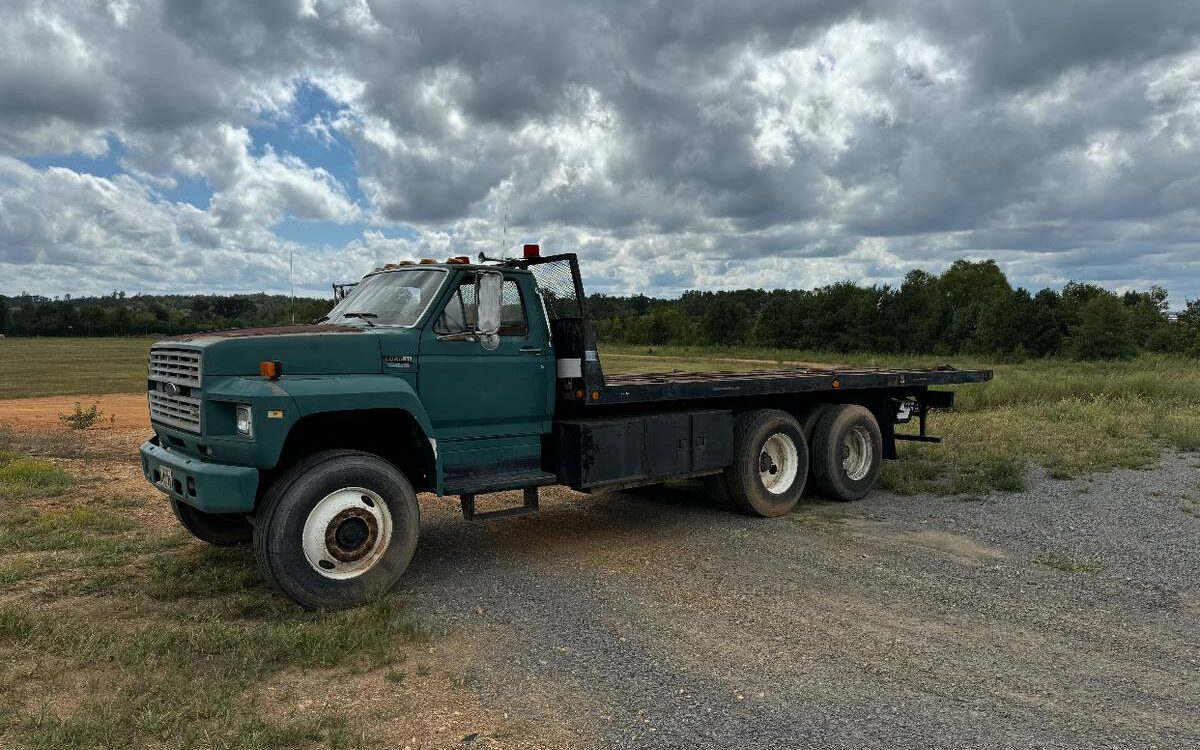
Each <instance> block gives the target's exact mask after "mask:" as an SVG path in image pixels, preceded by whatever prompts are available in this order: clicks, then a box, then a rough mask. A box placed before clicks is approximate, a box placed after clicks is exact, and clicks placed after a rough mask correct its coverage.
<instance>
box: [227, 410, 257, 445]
mask: <svg viewBox="0 0 1200 750" xmlns="http://www.w3.org/2000/svg"><path fill="white" fill-rule="evenodd" d="M226 414H228V412H226ZM237 431H238V434H239V435H241V436H242V437H254V412H253V411H251V409H250V407H249V406H247V405H246V404H238V408H237Z"/></svg>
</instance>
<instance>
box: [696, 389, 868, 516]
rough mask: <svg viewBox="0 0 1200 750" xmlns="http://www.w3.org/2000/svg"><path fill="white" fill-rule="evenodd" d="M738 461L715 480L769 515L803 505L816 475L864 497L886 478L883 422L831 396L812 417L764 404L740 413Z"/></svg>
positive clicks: (721, 489) (837, 494)
mask: <svg viewBox="0 0 1200 750" xmlns="http://www.w3.org/2000/svg"><path fill="white" fill-rule="evenodd" d="M733 452H734V458H733V463H732V464H731V465H730V466H729V467H728V468H726V469H725V471H724V472H723V473H722V474H719V475H717V476H716V477H714V478H713V480H712V481H711V482H710V488H711V489H712V490H713V491H714V492H715V493H716V494H718V495H720V496H722V497H724V498H726V499H727V500H728V501H729V502H730V503H731V504H732V505H733V506H734V507H735V508H737V509H738V510H741V511H743V512H745V513H749V514H751V515H757V516H763V517H766V518H770V517H774V516H781V515H783V514H785V513H787V512H789V511H790V510H791V509H792V508H794V507H795V505H796V503H797V502H798V501H799V500H800V496H801V495H802V494H803V493H804V490H805V487H806V486H807V485H808V483H809V482H810V481H811V482H812V483H813V484H814V485H815V486H816V489H817V491H818V492H819V494H821V495H823V496H825V497H828V498H830V499H834V500H857V499H859V498H861V497H862V496H863V495H866V494H867V493H868V492H870V491H871V489H872V488H873V487H874V486H875V484H876V482H878V480H879V471H880V466H881V463H882V461H881V459H882V458H883V438H882V434H881V433H880V430H879V423H878V422H877V421H876V420H875V416H874V415H873V414H872V413H871V412H870V411H869V410H868V409H866V408H864V407H862V406H858V405H857V404H826V405H821V406H819V407H816V408H814V409H813V410H811V411H810V412H809V413H808V414H807V415H806V419H805V421H804V422H801V421H800V420H798V419H796V417H794V416H792V415H791V414H789V413H788V412H785V411H781V410H778V409H762V410H758V411H751V412H744V413H742V414H740V415H738V417H737V419H736V420H735V421H734V427H733Z"/></svg>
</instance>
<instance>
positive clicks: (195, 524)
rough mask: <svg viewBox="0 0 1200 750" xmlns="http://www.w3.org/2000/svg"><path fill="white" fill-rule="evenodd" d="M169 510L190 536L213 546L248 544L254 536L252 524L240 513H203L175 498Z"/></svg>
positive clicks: (172, 499)
mask: <svg viewBox="0 0 1200 750" xmlns="http://www.w3.org/2000/svg"><path fill="white" fill-rule="evenodd" d="M171 510H173V511H174V512H175V517H176V518H178V519H179V524H180V525H181V526H183V528H185V529H187V530H188V531H189V532H190V533H191V535H192V536H194V537H196V538H197V539H199V540H200V541H202V542H207V543H209V544H211V545H213V546H214V547H236V546H237V545H239V544H249V543H250V540H251V539H252V538H253V537H254V526H253V525H251V523H250V521H248V520H246V516H245V515H243V514H241V513H205V512H204V511H202V510H198V509H196V508H193V507H192V506H190V505H188V504H187V503H185V502H183V501H181V500H176V499H175V498H171Z"/></svg>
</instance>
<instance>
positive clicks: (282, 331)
mask: <svg viewBox="0 0 1200 750" xmlns="http://www.w3.org/2000/svg"><path fill="white" fill-rule="evenodd" d="M385 330H386V331H387V332H386V334H384V335H387V336H388V337H389V339H395V342H394V343H391V344H390V345H389V347H388V349H389V351H395V350H397V349H404V350H408V349H409V348H410V346H409V345H406V344H409V342H410V340H411V352H412V353H413V354H415V353H416V350H417V336H416V332H415V331H410V330H407V329H404V330H396V329H385ZM159 343H160V345H163V346H179V347H181V348H187V349H200V350H201V351H202V352H203V365H202V366H203V373H204V375H206V376H236V375H257V374H258V363H259V362H263V361H270V360H273V361H278V362H281V363H282V364H283V375H284V377H292V376H296V375H350V374H360V373H379V372H382V371H383V363H382V359H381V357H380V353H379V333H378V332H376V331H374V330H372V329H370V328H367V327H358V326H328V325H300V326H277V327H272V328H241V329H235V330H230V331H213V332H209V333H196V334H191V335H187V336H176V337H174V338H170V339H164V340H163V341H161V342H159ZM397 345H398V346H397Z"/></svg>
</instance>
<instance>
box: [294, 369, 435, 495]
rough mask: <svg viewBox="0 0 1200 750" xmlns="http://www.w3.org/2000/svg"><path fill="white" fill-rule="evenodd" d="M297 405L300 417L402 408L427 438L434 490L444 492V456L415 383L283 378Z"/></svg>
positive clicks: (389, 377)
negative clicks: (439, 450)
mask: <svg viewBox="0 0 1200 750" xmlns="http://www.w3.org/2000/svg"><path fill="white" fill-rule="evenodd" d="M277 382H278V383H279V384H280V385H281V386H282V388H283V389H284V390H285V391H287V393H288V394H289V395H290V396H291V398H292V400H293V401H294V402H295V404H296V409H297V412H298V417H299V418H302V417H307V416H311V415H313V414H325V413H333V412H346V411H360V410H366V409H399V410H401V411H404V412H407V413H408V414H410V415H411V416H412V418H413V420H414V421H415V422H416V423H417V426H418V427H419V428H420V429H421V432H422V433H423V435H424V438H425V445H424V446H423V448H424V450H425V451H426V452H427V453H426V455H425V459H426V462H427V463H428V464H429V465H430V466H431V467H432V468H433V485H434V490H435V491H436V492H437V493H438V494H441V492H442V457H441V455H440V453H439V452H438V450H437V443H436V442H435V441H434V440H432V439H430V435H432V434H433V424H432V423H431V422H430V421H429V415H428V414H427V413H426V412H425V406H424V405H423V404H422V403H421V399H420V398H419V397H418V396H417V392H416V390H415V389H414V388H413V385H412V383H410V382H408V380H407V379H406V378H403V377H398V376H395V375H339V376H338V377H336V378H296V379H293V380H289V379H288V378H286V377H285V378H283V379H281V380H279V381H277Z"/></svg>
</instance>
